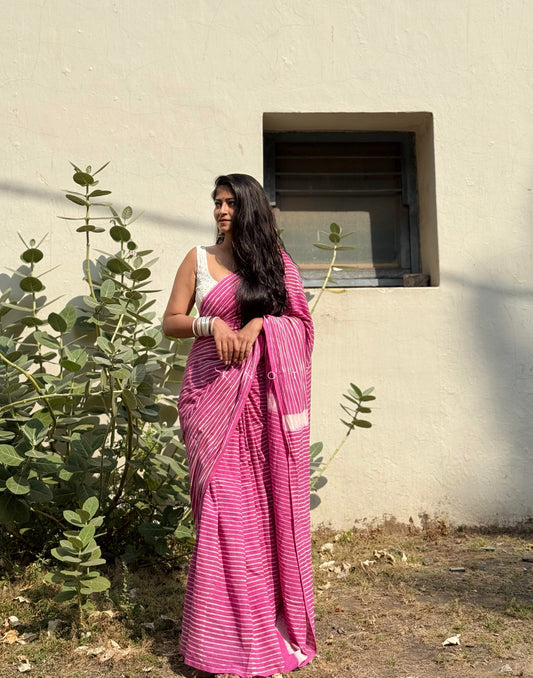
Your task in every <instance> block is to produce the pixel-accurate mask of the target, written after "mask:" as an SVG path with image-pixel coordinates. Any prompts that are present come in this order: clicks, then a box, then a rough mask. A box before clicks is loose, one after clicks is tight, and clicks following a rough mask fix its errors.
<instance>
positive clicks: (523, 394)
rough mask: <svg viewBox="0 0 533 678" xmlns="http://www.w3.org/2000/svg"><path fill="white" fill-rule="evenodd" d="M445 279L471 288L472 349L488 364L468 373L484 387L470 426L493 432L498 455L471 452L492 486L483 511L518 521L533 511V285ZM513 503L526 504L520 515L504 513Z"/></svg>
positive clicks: (447, 276) (502, 521) (498, 520)
mask: <svg viewBox="0 0 533 678" xmlns="http://www.w3.org/2000/svg"><path fill="white" fill-rule="evenodd" d="M443 278H444V280H443V282H442V284H444V285H445V284H446V282H445V281H448V282H451V283H453V284H456V285H460V286H461V287H463V288H464V289H465V290H467V291H468V302H467V308H468V310H469V317H470V324H471V328H472V335H471V336H472V340H473V344H474V345H473V346H471V347H470V349H471V351H476V352H477V353H478V355H479V357H480V360H479V361H478V362H477V365H480V364H481V365H484V366H485V367H484V373H483V374H475V373H473V372H472V373H471V374H468V375H465V379H467V380H469V381H470V382H471V383H472V384H475V383H476V382H477V383H478V384H479V386H478V389H479V391H481V390H483V393H482V395H480V401H479V412H480V418H479V419H478V420H476V419H475V418H473V419H472V420H471V423H472V428H473V429H475V428H478V429H479V428H481V427H482V428H484V429H485V431H486V433H485V436H487V435H493V440H494V443H495V444H494V448H493V450H494V449H498V452H497V457H496V455H495V453H494V451H492V452H489V453H487V454H485V450H483V449H471V450H470V451H469V455H470V460H471V462H472V465H473V467H474V468H475V469H476V471H475V472H476V473H478V474H479V475H480V476H481V478H483V477H485V478H486V483H487V486H488V487H490V495H489V494H488V493H487V496H488V497H490V499H489V505H488V506H486V507H480V509H481V510H482V511H483V513H484V514H485V515H488V517H489V518H492V519H493V520H494V522H496V523H500V524H506V523H509V524H512V523H516V522H520V521H522V520H524V519H525V518H528V517H530V515H531V514H532V513H533V458H532V456H533V288H528V289H526V288H524V287H519V286H516V287H512V286H508V285H501V284H498V283H497V282H494V283H493V282H491V281H490V280H489V281H487V282H477V281H472V280H469V279H468V278H466V277H461V276H456V275H454V274H450V273H447V274H445V275H444V276H443ZM466 341H467V340H466ZM472 369H474V365H473V366H472ZM473 439H475V433H474V438H473ZM467 492H468V489H465V493H467ZM513 503H514V504H515V505H516V506H522V507H523V512H522V513H521V514H516V515H510V514H509V513H508V512H506V510H505V506H506V505H507V506H509V504H513ZM498 507H502V508H501V509H499V508H498ZM504 512H505V513H504ZM502 514H503V515H502Z"/></svg>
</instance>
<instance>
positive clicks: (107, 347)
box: [96, 337, 116, 354]
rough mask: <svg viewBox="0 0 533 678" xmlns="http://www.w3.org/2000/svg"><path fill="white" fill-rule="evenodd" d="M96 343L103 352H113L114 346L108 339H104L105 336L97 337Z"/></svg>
mask: <svg viewBox="0 0 533 678" xmlns="http://www.w3.org/2000/svg"><path fill="white" fill-rule="evenodd" d="M96 343H97V344H98V348H99V349H100V350H101V351H103V352H104V353H107V354H113V353H115V350H116V349H115V346H114V345H113V344H112V342H110V341H109V339H106V338H105V337H97V339H96Z"/></svg>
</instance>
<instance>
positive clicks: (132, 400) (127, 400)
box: [122, 388, 137, 410]
mask: <svg viewBox="0 0 533 678" xmlns="http://www.w3.org/2000/svg"><path fill="white" fill-rule="evenodd" d="M122 401H123V402H124V404H125V405H126V407H127V408H128V409H129V410H135V409H136V408H137V398H136V397H135V394H134V393H132V391H130V390H128V389H127V388H126V389H124V390H123V391H122Z"/></svg>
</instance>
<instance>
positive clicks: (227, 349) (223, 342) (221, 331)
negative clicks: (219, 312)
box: [213, 318, 238, 365]
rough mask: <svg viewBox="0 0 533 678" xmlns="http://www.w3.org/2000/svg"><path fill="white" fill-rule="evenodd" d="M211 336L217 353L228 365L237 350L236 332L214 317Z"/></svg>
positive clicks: (220, 319) (233, 358)
mask: <svg viewBox="0 0 533 678" xmlns="http://www.w3.org/2000/svg"><path fill="white" fill-rule="evenodd" d="M213 338H214V340H215V346H216V347H217V355H218V357H219V359H220V360H223V361H224V363H225V364H226V365H230V364H231V363H232V362H233V361H234V360H235V355H236V352H237V348H238V345H237V333H236V332H234V331H233V330H232V329H231V327H230V326H229V325H228V324H227V323H226V322H224V321H223V320H222V318H215V319H214V321H213Z"/></svg>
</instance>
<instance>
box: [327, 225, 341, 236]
mask: <svg viewBox="0 0 533 678" xmlns="http://www.w3.org/2000/svg"><path fill="white" fill-rule="evenodd" d="M329 230H330V232H331V233H336V234H337V235H340V233H341V227H340V226H339V224H335V223H333V224H330V225H329Z"/></svg>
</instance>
